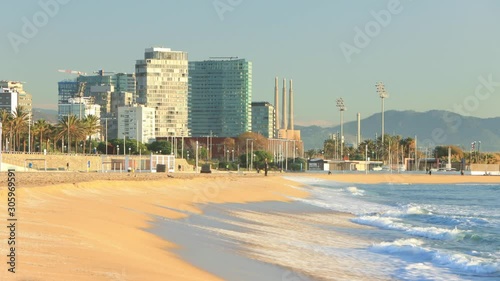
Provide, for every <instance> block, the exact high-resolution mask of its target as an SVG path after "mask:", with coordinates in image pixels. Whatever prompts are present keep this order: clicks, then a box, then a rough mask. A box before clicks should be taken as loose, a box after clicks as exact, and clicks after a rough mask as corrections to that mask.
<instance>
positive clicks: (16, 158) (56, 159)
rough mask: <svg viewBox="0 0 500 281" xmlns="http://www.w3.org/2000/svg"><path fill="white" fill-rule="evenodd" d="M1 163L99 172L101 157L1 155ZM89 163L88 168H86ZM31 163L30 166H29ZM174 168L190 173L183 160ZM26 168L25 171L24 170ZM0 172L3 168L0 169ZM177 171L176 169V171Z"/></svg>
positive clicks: (33, 167)
mask: <svg viewBox="0 0 500 281" xmlns="http://www.w3.org/2000/svg"><path fill="white" fill-rule="evenodd" d="M110 157H115V158H118V159H124V156H122V155H116V156H111V155H110ZM130 159H137V160H138V159H139V155H132V156H130ZM140 159H142V160H143V161H145V160H146V159H149V155H142V156H141V157H140ZM2 162H3V163H8V164H11V165H15V166H18V167H21V171H24V170H30V171H37V170H38V171H43V170H44V169H45V165H47V166H46V167H47V169H48V170H50V171H54V170H58V171H65V170H66V167H67V164H69V170H70V171H87V169H88V170H89V171H101V168H102V166H101V162H102V160H101V156H100V155H75V154H73V155H67V154H47V155H43V154H22V153H21V154H9V153H2ZM89 162H90V167H89V168H87V165H88V163H89ZM30 163H31V165H30ZM175 163H176V167H177V166H178V165H181V170H182V171H192V170H193V168H192V165H189V164H188V163H187V162H186V160H185V159H175ZM30 166H31V167H32V169H29V167H30ZM25 168H26V169H25ZM2 170H4V168H3V167H2ZM177 170H178V169H176V171H177Z"/></svg>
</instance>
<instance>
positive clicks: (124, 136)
mask: <svg viewBox="0 0 500 281" xmlns="http://www.w3.org/2000/svg"><path fill="white" fill-rule="evenodd" d="M125 138H126V135H125V134H123V155H125V154H126V153H125V151H126V149H125Z"/></svg>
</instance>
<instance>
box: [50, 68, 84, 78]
mask: <svg viewBox="0 0 500 281" xmlns="http://www.w3.org/2000/svg"><path fill="white" fill-rule="evenodd" d="M57 71H58V72H63V73H68V74H76V75H78V76H80V75H87V73H85V72H82V71H77V70H69V69H65V70H63V69H59V70H57Z"/></svg>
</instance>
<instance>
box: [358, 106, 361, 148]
mask: <svg viewBox="0 0 500 281" xmlns="http://www.w3.org/2000/svg"><path fill="white" fill-rule="evenodd" d="M357 115H358V116H357V117H358V136H357V143H358V147H359V144H360V143H361V113H359V112H358V114H357Z"/></svg>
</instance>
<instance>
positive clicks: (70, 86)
mask: <svg viewBox="0 0 500 281" xmlns="http://www.w3.org/2000/svg"><path fill="white" fill-rule="evenodd" d="M57 84H58V91H59V95H58V97H59V98H58V100H59V102H58V103H59V104H64V103H68V100H69V99H71V98H77V97H81V96H83V92H84V91H85V83H83V82H76V81H71V80H65V81H60V82H58V83H57Z"/></svg>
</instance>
